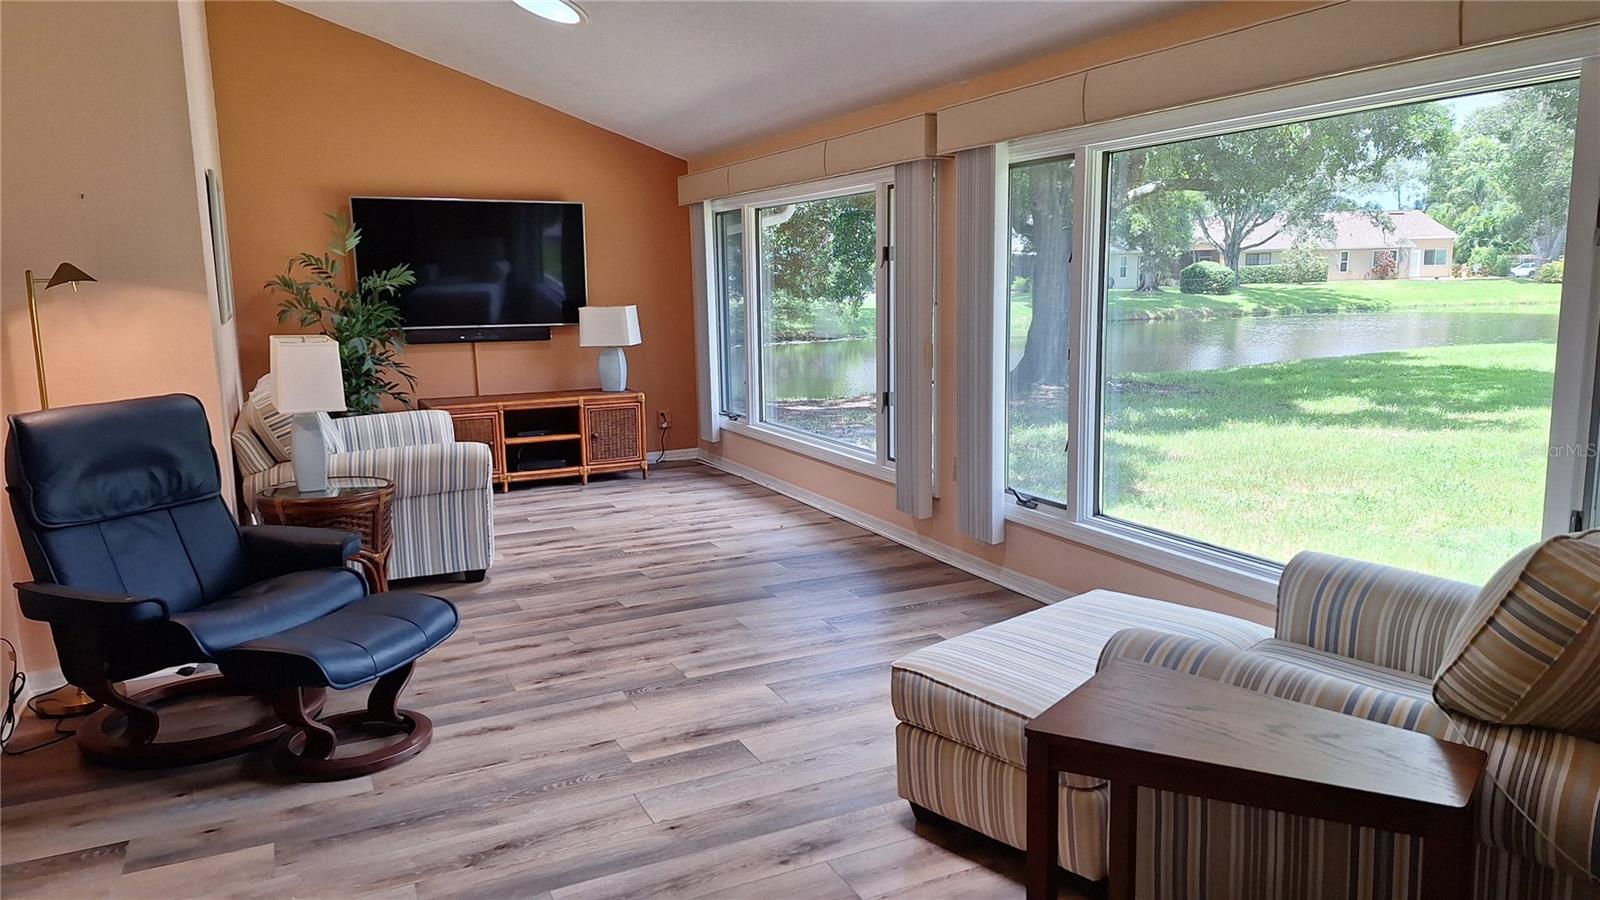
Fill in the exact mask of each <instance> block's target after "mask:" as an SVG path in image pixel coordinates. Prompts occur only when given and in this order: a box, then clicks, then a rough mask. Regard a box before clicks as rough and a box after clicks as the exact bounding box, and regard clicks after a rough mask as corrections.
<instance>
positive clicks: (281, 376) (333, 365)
mask: <svg viewBox="0 0 1600 900" xmlns="http://www.w3.org/2000/svg"><path fill="white" fill-rule="evenodd" d="M271 340H272V399H273V405H274V406H276V407H277V408H278V412H281V413H289V414H295V413H312V412H340V411H342V410H344V408H345V405H344V376H343V375H342V374H340V371H339V344H338V343H337V342H335V341H334V339H333V338H331V337H328V336H327V335H321V334H316V335H311V334H275V335H273V336H272V339H271Z"/></svg>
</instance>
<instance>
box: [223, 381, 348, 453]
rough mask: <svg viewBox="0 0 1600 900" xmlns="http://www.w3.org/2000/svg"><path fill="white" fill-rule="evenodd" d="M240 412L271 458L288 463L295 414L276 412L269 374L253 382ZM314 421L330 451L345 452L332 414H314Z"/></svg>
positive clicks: (291, 451) (291, 450) (291, 447)
mask: <svg viewBox="0 0 1600 900" xmlns="http://www.w3.org/2000/svg"><path fill="white" fill-rule="evenodd" d="M240 415H242V416H244V417H245V423H246V424H248V425H249V426H250V431H251V432H252V433H253V434H254V435H255V436H256V439H257V440H259V441H261V445H262V446H264V447H266V448H267V452H268V453H271V454H272V458H273V459H276V460H277V461H278V462H288V461H289V459H290V458H291V457H292V456H293V455H294V452H293V441H294V416H292V415H290V414H288V413H281V412H278V407H277V406H276V405H275V404H274V403H273V402H272V376H271V375H270V374H268V375H263V376H261V379H260V380H259V381H257V382H256V386H255V389H254V390H252V391H251V392H250V397H249V399H247V400H246V401H245V404H244V410H243V412H241V413H240ZM317 423H318V424H319V425H321V426H322V442H323V444H325V445H326V446H327V448H328V452H329V453H343V452H345V446H344V436H343V435H342V434H340V433H339V429H338V428H336V427H335V426H334V424H333V417H331V416H329V415H328V414H327V413H317Z"/></svg>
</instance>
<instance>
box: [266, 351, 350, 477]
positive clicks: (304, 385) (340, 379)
mask: <svg viewBox="0 0 1600 900" xmlns="http://www.w3.org/2000/svg"><path fill="white" fill-rule="evenodd" d="M272 394H273V405H275V406H276V407H277V408H278V412H280V413H287V414H290V415H293V416H294V431H293V433H292V437H291V439H290V449H289V457H290V459H291V460H293V462H294V483H295V486H296V487H298V488H299V489H300V490H301V491H302V492H307V493H309V492H316V491H325V490H327V489H328V445H327V444H326V443H325V442H324V441H323V439H322V423H321V422H320V421H319V420H318V419H317V413H324V412H343V411H344V409H345V405H344V376H343V375H342V374H341V371H340V367H339V344H338V342H336V341H335V340H334V339H333V338H331V337H328V336H327V335H321V334H317V335H309V334H275V335H273V336H272Z"/></svg>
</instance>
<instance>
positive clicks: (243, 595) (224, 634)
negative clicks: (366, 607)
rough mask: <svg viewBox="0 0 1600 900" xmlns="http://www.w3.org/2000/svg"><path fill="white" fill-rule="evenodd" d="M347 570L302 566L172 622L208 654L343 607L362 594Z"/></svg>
mask: <svg viewBox="0 0 1600 900" xmlns="http://www.w3.org/2000/svg"><path fill="white" fill-rule="evenodd" d="M366 592H367V585H366V582H365V581H363V580H362V578H361V576H360V575H357V574H356V573H355V572H353V571H351V570H349V569H307V570H305V571H301V572H290V573H289V574H287V575H279V576H277V577H276V578H268V579H266V580H265V581H258V582H256V583H254V584H251V585H247V586H246V587H243V588H241V589H239V590H238V591H235V592H234V593H232V594H229V595H228V596H226V597H223V598H221V599H219V600H216V601H214V602H211V603H208V604H206V605H205V606H202V607H199V608H198V609H194V610H190V611H189V612H184V613H179V614H177V615H175V616H173V617H172V622H173V623H174V624H176V625H178V626H179V627H181V628H183V629H184V630H186V631H187V632H188V635H189V637H190V638H192V639H193V640H194V643H195V645H196V646H197V647H198V649H199V651H200V652H201V653H203V654H204V655H205V657H208V658H214V657H215V656H216V655H217V654H218V653H220V652H222V651H223V650H227V649H228V648H229V647H235V646H238V645H239V644H242V643H244V642H246V641H252V640H255V639H256V638H259V637H265V636H267V635H270V634H277V633H279V632H281V631H286V630H288V629H292V628H294V627H296V626H299V625H304V624H305V623H307V622H310V621H313V620H315V619H317V618H319V617H322V616H326V615H328V614H330V613H333V612H335V611H337V610H340V609H343V608H344V607H346V606H348V605H349V604H350V603H352V602H354V601H356V600H359V599H361V597H362V595H364V594H366Z"/></svg>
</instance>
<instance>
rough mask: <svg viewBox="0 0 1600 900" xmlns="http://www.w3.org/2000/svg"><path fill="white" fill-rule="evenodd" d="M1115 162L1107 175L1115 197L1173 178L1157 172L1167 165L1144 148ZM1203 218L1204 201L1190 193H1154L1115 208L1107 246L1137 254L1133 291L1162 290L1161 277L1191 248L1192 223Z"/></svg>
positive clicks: (1159, 154) (1195, 194) (1156, 154)
mask: <svg viewBox="0 0 1600 900" xmlns="http://www.w3.org/2000/svg"><path fill="white" fill-rule="evenodd" d="M1158 150H1159V148H1158ZM1114 160H1115V161H1114V162H1113V163H1112V166H1111V172H1110V176H1109V177H1110V180H1111V196H1113V197H1127V196H1128V195H1129V186H1130V185H1134V184H1145V183H1147V182H1148V181H1150V180H1152V179H1156V178H1160V177H1162V176H1163V175H1171V174H1173V173H1170V172H1167V173H1161V172H1160V171H1159V170H1160V168H1161V166H1162V165H1163V163H1164V162H1169V161H1168V160H1166V158H1165V157H1164V156H1163V155H1162V154H1161V153H1159V152H1157V151H1152V150H1151V149H1148V148H1145V149H1138V150H1130V151H1128V152H1126V153H1119V154H1117V156H1116V157H1115V158H1114ZM1202 214H1203V201H1202V198H1201V197H1200V195H1199V194H1197V193H1195V192H1193V191H1152V192H1150V193H1146V194H1143V195H1140V196H1137V197H1134V198H1133V199H1131V200H1129V201H1128V202H1126V203H1122V204H1120V205H1119V206H1118V207H1117V208H1116V210H1115V212H1114V215H1113V216H1112V220H1111V243H1112V244H1113V245H1119V246H1122V247H1126V248H1127V249H1129V250H1136V251H1138V252H1139V255H1140V262H1139V283H1138V284H1137V285H1136V286H1135V290H1136V291H1137V292H1139V293H1155V292H1156V291H1157V290H1159V289H1160V287H1161V279H1162V277H1163V276H1164V275H1166V274H1167V273H1170V272H1171V271H1172V270H1173V269H1174V268H1176V267H1177V263H1178V261H1179V260H1180V258H1181V257H1182V256H1183V254H1184V253H1186V252H1188V250H1189V249H1190V247H1191V246H1192V245H1193V243H1194V226H1195V221H1196V219H1198V218H1199V217H1200V216H1201V215H1202Z"/></svg>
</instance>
